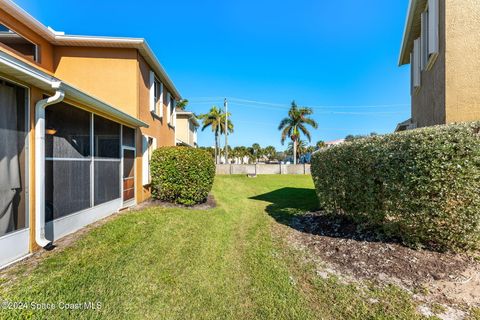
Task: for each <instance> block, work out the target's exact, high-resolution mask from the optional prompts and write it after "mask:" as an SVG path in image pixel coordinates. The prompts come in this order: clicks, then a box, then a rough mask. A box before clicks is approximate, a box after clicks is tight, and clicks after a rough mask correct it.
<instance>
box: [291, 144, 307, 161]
mask: <svg viewBox="0 0 480 320" xmlns="http://www.w3.org/2000/svg"><path fill="white" fill-rule="evenodd" d="M295 145H296V148H295ZM307 148H308V147H307V143H306V142H305V141H304V140H297V141H292V142H290V143H289V144H288V149H287V153H288V154H291V155H293V158H294V159H295V157H298V158H300V157H301V156H302V155H304V154H305V153H307ZM295 149H296V150H295ZM295 152H296V153H295Z"/></svg>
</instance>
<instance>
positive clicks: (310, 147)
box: [306, 146, 316, 153]
mask: <svg viewBox="0 0 480 320" xmlns="http://www.w3.org/2000/svg"><path fill="white" fill-rule="evenodd" d="M315 150H316V149H315V147H314V146H308V147H307V149H306V152H307V153H314V152H315Z"/></svg>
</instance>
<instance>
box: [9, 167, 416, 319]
mask: <svg viewBox="0 0 480 320" xmlns="http://www.w3.org/2000/svg"><path fill="white" fill-rule="evenodd" d="M213 192H214V195H215V198H216V200H217V202H218V207H217V208H216V209H212V210H207V211H193V210H182V209H157V208H153V209H147V210H144V211H139V212H130V213H126V214H124V215H121V216H119V217H118V218H116V219H114V220H113V221H111V222H109V223H107V224H105V225H103V226H101V227H99V228H97V229H95V230H93V231H92V232H90V233H88V234H87V235H86V236H84V237H83V238H82V239H81V240H80V241H78V242H77V243H76V244H75V245H73V246H72V247H71V248H68V249H66V250H64V251H63V252H59V253H55V254H53V255H51V256H50V257H48V258H47V259H45V260H44V261H43V262H42V263H40V264H39V265H38V266H37V267H35V268H34V270H33V271H31V272H28V274H26V275H22V271H23V270H22V268H21V266H20V267H17V268H15V269H14V270H11V271H10V272H13V273H16V274H20V275H21V276H20V280H18V281H16V282H15V283H14V284H13V285H7V286H3V288H2V287H0V300H8V301H21V302H35V303H59V302H64V303H65V302H68V303H77V302H85V301H92V302H97V301H98V302H101V304H102V307H101V309H99V310H90V311H79V310H76V311H63V310H53V311H52V310H40V311H38V310H32V309H31V308H30V309H27V310H3V311H2V309H1V308H0V318H1V319H7V318H24V317H31V318H38V319H45V318H47V317H48V318H58V319H64V318H65V317H67V316H75V318H79V319H81V318H85V319H92V318H93V319H95V318H98V319H145V318H147V319H148V318H150V319H276V320H278V319H373V318H375V319H387V318H388V319H390V318H399V319H400V318H403V319H412V318H416V317H417V315H416V314H415V311H414V310H415V305H414V303H413V302H412V301H411V300H410V298H409V296H408V295H406V294H405V293H403V292H402V291H400V290H397V289H396V288H394V287H388V288H384V289H379V288H376V287H373V286H372V287H363V288H362V289H358V288H356V287H354V286H352V285H344V284H341V283H340V282H339V281H338V280H337V279H334V278H330V279H327V280H325V279H322V278H320V277H317V276H316V275H315V272H314V271H313V269H312V267H311V266H310V265H308V264H307V263H304V262H302V261H305V260H304V259H302V253H300V252H297V251H295V250H294V249H293V248H292V247H291V246H290V245H289V244H288V243H287V241H285V240H283V239H282V237H279V236H278V234H282V232H284V231H282V230H283V229H282V228H279V223H280V222H282V221H284V220H285V219H288V217H289V216H291V215H293V214H297V213H301V212H304V211H306V210H308V209H314V208H315V206H316V199H315V194H314V191H313V185H312V181H311V177H309V176H260V177H258V178H256V179H252V178H246V177H243V176H242V177H240V176H220V177H217V178H216V181H215V185H214V190H213ZM273 235H277V236H273Z"/></svg>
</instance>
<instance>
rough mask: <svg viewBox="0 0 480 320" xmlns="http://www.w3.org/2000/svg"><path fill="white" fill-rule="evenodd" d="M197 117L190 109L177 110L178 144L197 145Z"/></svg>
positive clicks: (176, 132)
mask: <svg viewBox="0 0 480 320" xmlns="http://www.w3.org/2000/svg"><path fill="white" fill-rule="evenodd" d="M198 127H199V124H198V121H197V118H196V117H195V115H194V114H193V112H190V111H182V110H177V112H176V126H175V138H176V141H177V145H182V146H188V147H194V148H196V147H197V129H198Z"/></svg>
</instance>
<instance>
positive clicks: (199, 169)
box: [150, 147, 215, 206]
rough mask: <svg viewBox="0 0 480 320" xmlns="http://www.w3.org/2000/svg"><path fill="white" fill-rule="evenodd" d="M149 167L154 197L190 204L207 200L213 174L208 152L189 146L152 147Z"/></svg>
mask: <svg viewBox="0 0 480 320" xmlns="http://www.w3.org/2000/svg"><path fill="white" fill-rule="evenodd" d="M150 170H151V175H152V197H153V198H154V199H157V200H162V201H168V202H175V203H180V204H184V205H189V206H190V205H194V204H198V203H202V202H205V201H206V200H207V197H208V193H209V192H210V190H211V189H212V185H213V179H214V177H215V164H214V163H213V159H212V157H211V156H210V154H209V153H207V152H206V151H203V150H199V149H194V148H188V147H163V148H159V149H157V150H155V151H154V152H153V155H152V160H151V164H150Z"/></svg>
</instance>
